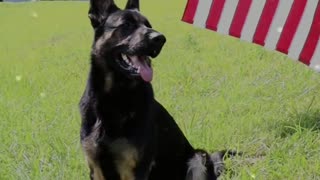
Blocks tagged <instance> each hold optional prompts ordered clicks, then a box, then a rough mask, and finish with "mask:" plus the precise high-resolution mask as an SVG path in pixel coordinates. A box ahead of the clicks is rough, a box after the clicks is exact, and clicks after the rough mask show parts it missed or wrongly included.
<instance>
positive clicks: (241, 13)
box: [229, 0, 252, 38]
mask: <svg viewBox="0 0 320 180" xmlns="http://www.w3.org/2000/svg"><path fill="white" fill-rule="evenodd" d="M251 3H252V0H239V3H238V5H237V9H236V12H235V13H234V16H233V19H232V23H231V26H230V30H229V34H230V35H231V36H234V37H237V38H240V36H241V32H242V28H243V26H244V23H245V21H246V18H247V15H248V13H249V9H250V6H251Z"/></svg>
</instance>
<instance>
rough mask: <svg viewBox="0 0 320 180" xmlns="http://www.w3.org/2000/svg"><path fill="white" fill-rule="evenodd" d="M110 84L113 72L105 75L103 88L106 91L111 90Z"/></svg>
mask: <svg viewBox="0 0 320 180" xmlns="http://www.w3.org/2000/svg"><path fill="white" fill-rule="evenodd" d="M112 84H113V74H112V73H109V74H107V76H106V77H105V84H104V89H105V91H106V92H109V91H110V90H111V88H112Z"/></svg>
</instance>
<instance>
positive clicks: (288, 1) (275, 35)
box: [265, 0, 293, 50]
mask: <svg viewBox="0 0 320 180" xmlns="http://www.w3.org/2000/svg"><path fill="white" fill-rule="evenodd" d="M292 3H293V0H281V1H280V2H279V5H278V8H277V11H276V14H275V16H274V18H273V20H272V23H271V27H270V30H269V32H268V35H267V37H266V44H265V47H266V48H267V49H270V50H275V49H276V45H277V43H278V40H279V38H280V35H281V32H282V28H283V26H284V24H285V22H286V19H287V17H288V15H289V12H290V9H291V6H292Z"/></svg>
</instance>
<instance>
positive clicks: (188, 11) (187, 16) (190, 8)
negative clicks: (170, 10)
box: [182, 0, 199, 24]
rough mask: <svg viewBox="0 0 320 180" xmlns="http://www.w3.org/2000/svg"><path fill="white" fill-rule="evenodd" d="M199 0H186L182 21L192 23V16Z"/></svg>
mask: <svg viewBox="0 0 320 180" xmlns="http://www.w3.org/2000/svg"><path fill="white" fill-rule="evenodd" d="M198 2H199V0H188V2H187V6H186V8H185V10H184V14H183V17H182V21H184V22H187V23H190V24H193V18H194V15H195V14H196V10H197V7H198Z"/></svg>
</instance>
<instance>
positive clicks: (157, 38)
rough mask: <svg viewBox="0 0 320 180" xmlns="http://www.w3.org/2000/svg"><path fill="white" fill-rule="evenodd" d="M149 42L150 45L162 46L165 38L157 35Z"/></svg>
mask: <svg viewBox="0 0 320 180" xmlns="http://www.w3.org/2000/svg"><path fill="white" fill-rule="evenodd" d="M150 40H151V42H152V43H154V44H156V45H161V46H162V45H163V44H164V43H165V42H166V37H164V35H162V34H160V33H159V34H158V35H157V36H154V37H152V38H151V39H150Z"/></svg>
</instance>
